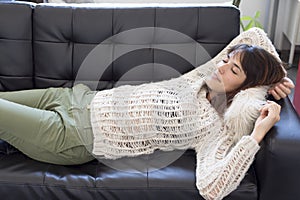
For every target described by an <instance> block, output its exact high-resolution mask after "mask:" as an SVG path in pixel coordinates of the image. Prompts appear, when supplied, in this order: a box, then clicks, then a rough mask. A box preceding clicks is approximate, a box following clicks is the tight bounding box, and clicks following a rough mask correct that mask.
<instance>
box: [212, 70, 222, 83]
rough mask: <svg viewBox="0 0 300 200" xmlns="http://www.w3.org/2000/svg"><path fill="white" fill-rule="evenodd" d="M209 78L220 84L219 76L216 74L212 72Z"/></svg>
mask: <svg viewBox="0 0 300 200" xmlns="http://www.w3.org/2000/svg"><path fill="white" fill-rule="evenodd" d="M211 78H212V79H214V80H217V81H218V82H221V79H220V78H219V76H218V74H217V73H216V72H214V73H213V74H212V75H211Z"/></svg>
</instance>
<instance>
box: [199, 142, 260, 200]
mask: <svg viewBox="0 0 300 200" xmlns="http://www.w3.org/2000/svg"><path fill="white" fill-rule="evenodd" d="M231 143H232V138H231V137H227V138H224V139H223V140H222V141H220V142H218V145H217V146H216V148H214V149H212V150H209V151H210V152H208V154H203V152H201V151H197V168H196V185H197V188H198V190H199V192H200V194H201V195H202V197H204V198H205V199H214V200H218V199H222V198H224V197H225V196H227V195H228V194H229V193H231V192H232V191H233V190H235V189H236V188H237V186H238V185H239V184H240V182H241V180H242V179H243V178H244V176H245V174H246V172H247V171H248V169H249V167H250V165H251V164H252V162H253V160H254V157H255V154H256V153H257V151H258V150H259V146H258V144H257V142H256V141H255V140H254V139H253V138H252V137H251V136H243V137H242V139H241V140H240V141H239V142H238V143H237V144H236V145H235V146H234V147H233V148H232V149H231V147H232V146H231V145H230V144H231ZM208 148H210V147H208Z"/></svg>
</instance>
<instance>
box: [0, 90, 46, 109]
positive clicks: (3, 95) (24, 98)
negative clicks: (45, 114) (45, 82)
mask: <svg viewBox="0 0 300 200" xmlns="http://www.w3.org/2000/svg"><path fill="white" fill-rule="evenodd" d="M46 91H47V89H33V90H21V91H12V92H0V99H5V100H7V101H11V102H14V103H18V104H22V105H26V106H29V107H32V108H38V107H39V105H40V102H41V99H42V97H43V96H44V95H45V93H46Z"/></svg>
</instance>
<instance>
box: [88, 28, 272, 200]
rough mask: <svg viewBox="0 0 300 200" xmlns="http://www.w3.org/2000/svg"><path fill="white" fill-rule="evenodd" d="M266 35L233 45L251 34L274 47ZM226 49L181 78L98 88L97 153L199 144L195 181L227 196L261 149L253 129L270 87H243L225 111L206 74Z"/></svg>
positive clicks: (207, 192)
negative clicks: (214, 100)
mask: <svg viewBox="0 0 300 200" xmlns="http://www.w3.org/2000/svg"><path fill="white" fill-rule="evenodd" d="M251 31H252V32H251ZM261 36H263V39H264V40H265V37H266V36H265V35H264V33H263V32H262V31H260V30H257V29H252V30H250V32H249V31H248V32H246V33H244V34H243V33H242V34H241V35H240V36H238V37H237V38H236V39H235V40H233V41H232V42H231V44H229V46H231V45H234V44H235V43H238V42H239V41H242V42H243V43H247V40H245V37H249V38H250V39H251V41H252V42H251V43H250V44H253V45H259V46H262V47H264V48H267V49H268V48H270V47H269V46H265V45H261V44H262V43H261V42H260V40H261V39H262V37H261ZM255 39H257V40H255ZM248 43H249V41H248ZM266 44H268V45H270V44H269V43H268V42H267V43H266ZM229 46H228V47H227V48H229ZM223 54H224V51H222V52H221V53H220V54H219V55H218V56H217V57H215V58H214V59H212V61H210V62H208V63H206V64H204V65H202V66H200V67H198V68H196V69H194V70H192V71H191V72H189V73H187V74H185V75H182V76H180V77H178V78H174V79H171V80H167V81H161V82H156V83H147V84H142V85H138V86H130V85H125V86H120V87H118V88H113V89H110V90H103V91H99V92H98V93H97V94H96V96H95V97H94V99H93V100H92V102H91V123H92V127H93V134H94V148H93V152H92V153H93V154H94V155H95V157H96V158H107V159H118V158H122V157H135V156H138V155H143V154H151V153H153V152H154V151H155V150H158V149H159V150H163V151H172V150H178V149H181V150H185V149H194V150H195V151H196V153H197V168H196V185H197V188H198V189H199V192H200V194H201V195H202V196H203V197H204V198H206V199H222V198H223V197H225V196H226V195H228V194H229V193H230V192H231V191H233V190H234V189H236V187H237V186H238V185H239V183H240V182H241V180H242V179H243V177H244V176H245V173H246V172H247V170H248V169H249V167H250V165H251V163H252V162H253V160H254V157H255V154H256V153H257V151H258V150H259V145H258V144H257V142H256V141H255V140H254V139H253V138H252V137H251V136H249V134H250V133H251V131H252V129H253V126H254V122H255V120H256V118H257V117H258V116H259V108H260V107H261V106H262V105H263V104H264V103H265V96H266V92H267V89H268V87H267V86H266V87H259V88H250V89H247V90H245V91H241V92H240V93H239V94H237V95H236V96H235V97H234V99H233V101H232V104H231V105H230V107H229V108H228V109H227V110H226V111H225V113H223V114H222V115H220V114H219V113H218V112H217V111H216V110H215V109H214V108H213V106H212V105H211V104H210V102H209V101H208V100H207V98H206V95H207V89H206V87H205V77H206V76H207V75H209V74H210V73H211V72H212V71H214V70H215V69H216V68H215V62H216V61H218V60H219V59H220V56H224V55H223Z"/></svg>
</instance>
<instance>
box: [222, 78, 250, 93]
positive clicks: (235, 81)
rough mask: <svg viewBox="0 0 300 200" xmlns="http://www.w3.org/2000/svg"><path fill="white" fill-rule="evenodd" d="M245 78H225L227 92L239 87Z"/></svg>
mask: <svg viewBox="0 0 300 200" xmlns="http://www.w3.org/2000/svg"><path fill="white" fill-rule="evenodd" d="M245 80H246V79H244V78H236V77H228V79H226V80H224V86H225V90H226V92H231V91H233V90H235V89H237V88H239V87H240V86H241V85H242V84H243V82H244V81H245Z"/></svg>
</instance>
